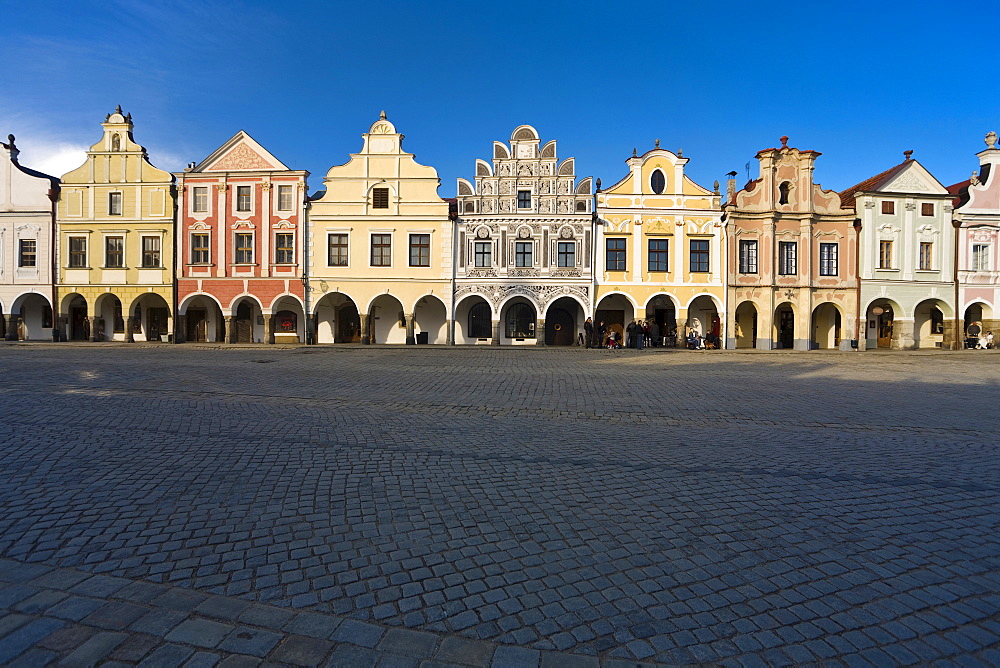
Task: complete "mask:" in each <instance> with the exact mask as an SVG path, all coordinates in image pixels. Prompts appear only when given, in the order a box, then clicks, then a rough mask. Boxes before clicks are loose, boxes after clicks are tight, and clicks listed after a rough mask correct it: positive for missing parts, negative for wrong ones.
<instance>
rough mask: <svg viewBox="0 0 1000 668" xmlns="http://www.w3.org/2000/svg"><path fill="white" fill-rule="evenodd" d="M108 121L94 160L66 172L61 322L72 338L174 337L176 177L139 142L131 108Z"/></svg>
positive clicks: (61, 211) (60, 220)
mask: <svg viewBox="0 0 1000 668" xmlns="http://www.w3.org/2000/svg"><path fill="white" fill-rule="evenodd" d="M101 125H102V127H103V128H104V134H103V136H102V137H101V140H100V141H98V142H97V143H96V144H94V145H93V146H91V147H90V150H89V151H87V161H86V162H85V163H84V164H83V165H82V166H80V167H78V168H77V169H74V170H73V171H71V172H69V173H67V174H65V175H63V177H62V182H63V188H62V193H61V195H60V198H59V205H58V212H57V226H58V239H59V242H58V243H59V253H58V268H59V269H58V270H59V282H58V287H57V290H56V293H57V297H58V307H59V319H60V323H61V325H60V328H61V330H62V331H63V332H64V335H65V336H66V338H68V339H71V340H74V339H75V340H91V341H104V340H106V341H111V340H115V341H133V340H166V339H167V335H168V332H171V331H173V308H174V292H173V286H174V281H173V269H172V268H173V256H174V248H173V243H174V233H173V226H174V192H173V177H172V176H171V175H170V173H169V172H165V171H163V170H161V169H157V168H156V167H154V166H153V165H151V164H150V162H149V158H148V156H147V155H146V149H145V148H143V147H142V146H140V145H139V144H137V143H136V142H135V140H134V139H133V137H132V115H131V114H124V113H123V112H122V110H121V107H118V108H116V109H115V111H114V112H112V113H110V114H108V116H107V118H105V120H104V123H102V124H101Z"/></svg>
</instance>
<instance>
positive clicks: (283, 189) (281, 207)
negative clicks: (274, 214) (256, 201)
mask: <svg viewBox="0 0 1000 668" xmlns="http://www.w3.org/2000/svg"><path fill="white" fill-rule="evenodd" d="M293 192H294V190H293V187H292V186H290V185H281V186H278V211H291V210H292V208H293V206H294V200H293V197H292V195H293Z"/></svg>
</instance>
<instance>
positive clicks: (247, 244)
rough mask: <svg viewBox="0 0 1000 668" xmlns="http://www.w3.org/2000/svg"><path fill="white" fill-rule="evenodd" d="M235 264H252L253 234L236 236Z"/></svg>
mask: <svg viewBox="0 0 1000 668" xmlns="http://www.w3.org/2000/svg"><path fill="white" fill-rule="evenodd" d="M241 187H242V186H241ZM236 264H253V233H251V232H238V233H237V234H236Z"/></svg>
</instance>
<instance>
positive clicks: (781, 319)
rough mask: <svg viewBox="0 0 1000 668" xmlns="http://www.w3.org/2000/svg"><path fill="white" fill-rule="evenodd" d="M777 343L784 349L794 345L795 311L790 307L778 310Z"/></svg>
mask: <svg viewBox="0 0 1000 668" xmlns="http://www.w3.org/2000/svg"><path fill="white" fill-rule="evenodd" d="M778 343H780V344H781V347H782V348H785V349H786V350H787V349H790V348H794V347H795V312H794V311H792V310H791V309H785V310H783V311H778Z"/></svg>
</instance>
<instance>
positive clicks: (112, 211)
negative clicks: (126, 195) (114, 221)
mask: <svg viewBox="0 0 1000 668" xmlns="http://www.w3.org/2000/svg"><path fill="white" fill-rule="evenodd" d="M108 215H109V216H120V215H122V193H119V192H114V193H108Z"/></svg>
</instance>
